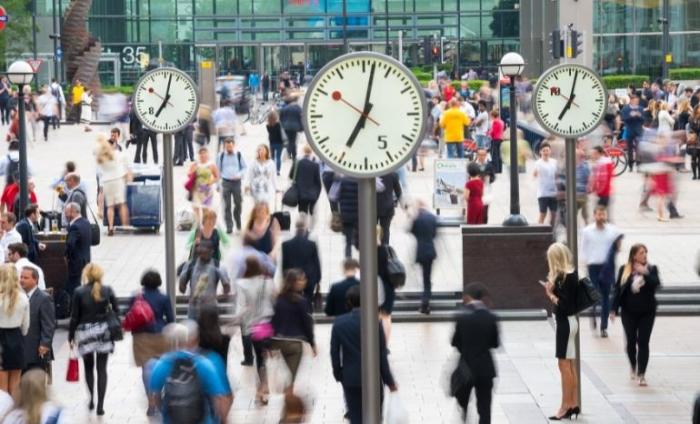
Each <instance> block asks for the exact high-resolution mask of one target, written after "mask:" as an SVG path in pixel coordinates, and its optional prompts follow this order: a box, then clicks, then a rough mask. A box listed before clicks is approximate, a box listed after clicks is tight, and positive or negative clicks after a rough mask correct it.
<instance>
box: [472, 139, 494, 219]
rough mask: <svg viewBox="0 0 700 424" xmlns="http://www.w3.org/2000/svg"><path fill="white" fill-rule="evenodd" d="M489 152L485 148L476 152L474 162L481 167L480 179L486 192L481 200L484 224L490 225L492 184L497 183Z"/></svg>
mask: <svg viewBox="0 0 700 424" xmlns="http://www.w3.org/2000/svg"><path fill="white" fill-rule="evenodd" d="M487 150H488V149H485V148H479V149H478V150H477V151H476V158H475V159H474V162H473V163H474V164H476V165H477V166H478V167H479V178H481V181H483V182H484V190H483V193H482V195H481V200H482V203H483V204H484V221H483V223H484V224H488V222H489V205H490V204H491V202H492V200H493V190H492V189H491V184H493V182H494V181H496V172H495V168H494V165H493V162H492V161H490V160H489V157H488V154H487Z"/></svg>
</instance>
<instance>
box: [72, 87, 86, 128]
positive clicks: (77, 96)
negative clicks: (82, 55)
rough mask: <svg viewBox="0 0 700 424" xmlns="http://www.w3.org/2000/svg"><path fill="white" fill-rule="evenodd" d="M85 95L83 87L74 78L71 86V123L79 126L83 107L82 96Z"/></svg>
mask: <svg viewBox="0 0 700 424" xmlns="http://www.w3.org/2000/svg"><path fill="white" fill-rule="evenodd" d="M84 93H85V87H83V84H82V82H81V81H80V80H79V79H78V78H76V79H75V81H73V86H72V87H71V103H72V110H71V112H73V122H75V123H76V124H77V125H80V119H81V117H82V115H83V114H82V107H83V94H84Z"/></svg>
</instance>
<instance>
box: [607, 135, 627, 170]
mask: <svg viewBox="0 0 700 424" xmlns="http://www.w3.org/2000/svg"><path fill="white" fill-rule="evenodd" d="M604 150H605V154H606V155H607V156H608V157H609V158H610V160H612V162H613V165H615V166H614V173H613V175H615V176H616V177H619V176H620V175H622V174H623V173H624V172H625V171H626V170H627V151H626V150H627V143H626V142H624V141H618V142H617V143H615V145H612V146H609V147H605V148H604Z"/></svg>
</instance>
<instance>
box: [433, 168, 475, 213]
mask: <svg viewBox="0 0 700 424" xmlns="http://www.w3.org/2000/svg"><path fill="white" fill-rule="evenodd" d="M468 164H469V161H468V160H467V159H436V160H435V166H434V169H435V175H434V178H433V190H434V192H433V208H435V209H464V186H465V185H466V184H467V165H468Z"/></svg>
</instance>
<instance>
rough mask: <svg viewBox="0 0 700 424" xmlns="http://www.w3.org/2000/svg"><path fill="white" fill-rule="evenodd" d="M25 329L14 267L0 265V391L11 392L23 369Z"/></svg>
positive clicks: (23, 300)
mask: <svg viewBox="0 0 700 424" xmlns="http://www.w3.org/2000/svg"><path fill="white" fill-rule="evenodd" d="M28 330H29V299H28V298H27V295H26V294H24V292H22V290H20V287H19V277H18V276H17V269H16V268H15V266H14V264H9V265H2V266H0V350H1V351H2V353H0V358H2V367H1V369H2V371H0V390H4V391H6V392H7V393H10V394H12V393H14V389H16V388H17V386H18V385H19V379H20V377H21V375H22V369H24V367H25V365H26V364H25V358H24V338H23V337H24V336H26V335H27V331H28Z"/></svg>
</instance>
